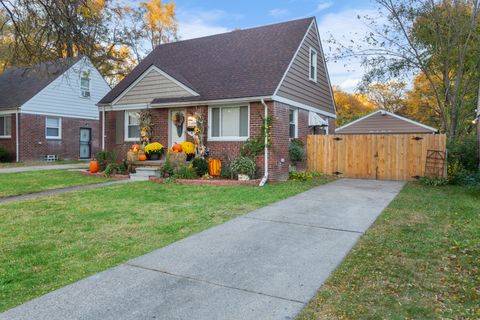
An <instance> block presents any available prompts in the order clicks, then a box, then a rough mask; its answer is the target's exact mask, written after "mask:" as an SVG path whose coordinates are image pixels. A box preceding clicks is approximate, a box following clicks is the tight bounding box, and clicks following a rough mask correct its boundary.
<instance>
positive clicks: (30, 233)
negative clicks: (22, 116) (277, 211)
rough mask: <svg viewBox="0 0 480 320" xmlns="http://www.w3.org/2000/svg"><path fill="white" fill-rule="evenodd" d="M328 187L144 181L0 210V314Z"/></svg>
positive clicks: (320, 180) (10, 206) (306, 183)
mask: <svg viewBox="0 0 480 320" xmlns="http://www.w3.org/2000/svg"><path fill="white" fill-rule="evenodd" d="M327 181H328V179H327V178H319V179H318V180H315V181H310V182H293V181H289V182H285V183H279V184H272V185H267V186H265V187H263V188H260V187H254V186H236V187H214V186H192V185H175V184H155V183H151V182H138V183H129V184H125V185H117V186H111V187H105V188H102V189H96V190H88V191H82V192H76V193H68V194H61V195H57V196H53V197H48V198H42V199H37V200H35V201H23V202H18V203H12V204H6V205H0V221H2V222H1V224H0V311H2V310H6V309H8V308H11V307H13V306H15V305H18V304H21V303H23V302H25V301H27V300H30V299H32V298H34V297H37V296H40V295H42V294H45V293H47V292H49V291H52V290H54V289H57V288H60V287H62V286H65V285H66V284H69V283H72V282H74V281H77V280H79V279H81V278H84V277H86V276H88V275H91V274H93V273H95V272H98V271H101V270H104V269H107V268H109V267H112V266H115V265H117V264H119V263H121V262H124V261H127V260H128V259H130V258H133V257H137V256H140V255H142V254H144V253H147V252H149V251H152V250H154V249H157V248H160V247H163V246H165V245H168V244H170V243H172V242H174V241H177V240H179V239H182V238H184V237H186V236H189V235H191V234H194V233H197V232H199V231H202V230H204V229H207V228H209V227H211V226H214V225H217V224H220V223H222V222H225V221H227V220H229V219H232V218H234V217H236V216H238V215H240V214H243V213H245V212H248V211H250V210H252V209H255V208H258V207H261V206H265V205H267V204H269V203H272V202H275V201H278V200H280V199H283V198H286V197H288V196H291V195H294V194H296V193H299V192H302V191H305V190H307V189H309V188H310V187H312V186H314V185H318V184H321V183H325V182H327Z"/></svg>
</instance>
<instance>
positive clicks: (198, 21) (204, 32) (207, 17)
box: [177, 9, 243, 40]
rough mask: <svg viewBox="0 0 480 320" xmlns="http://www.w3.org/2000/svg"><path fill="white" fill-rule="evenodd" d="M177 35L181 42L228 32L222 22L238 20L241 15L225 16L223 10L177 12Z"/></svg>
mask: <svg viewBox="0 0 480 320" xmlns="http://www.w3.org/2000/svg"><path fill="white" fill-rule="evenodd" d="M177 12H178V35H179V36H180V38H181V40H188V39H193V38H199V37H204V36H210V35H214V34H219V33H225V32H228V31H230V29H229V28H227V27H225V26H223V25H222V23H221V22H222V20H225V19H231V20H233V19H234V20H240V19H242V18H243V16H241V15H233V14H227V13H226V12H225V11H223V10H218V9H214V10H201V9H189V10H181V9H180V10H178V11H177Z"/></svg>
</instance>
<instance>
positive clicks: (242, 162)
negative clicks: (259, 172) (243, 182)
mask: <svg viewBox="0 0 480 320" xmlns="http://www.w3.org/2000/svg"><path fill="white" fill-rule="evenodd" d="M231 168H232V172H233V173H235V174H246V175H248V176H249V177H253V176H254V175H255V169H256V167H255V162H253V161H252V160H251V159H249V158H247V157H238V158H237V159H235V160H233V161H232V165H231Z"/></svg>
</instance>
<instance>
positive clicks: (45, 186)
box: [0, 170, 111, 198]
mask: <svg viewBox="0 0 480 320" xmlns="http://www.w3.org/2000/svg"><path fill="white" fill-rule="evenodd" d="M107 181H111V179H106V178H103V177H89V176H83V175H81V174H80V173H79V172H78V171H67V170H45V171H27V172H16V173H0V198H5V197H11V196H16V195H21V194H28V193H34V192H40V191H46V190H52V189H59V188H66V187H73V186H80V185H87V184H95V183H101V182H107Z"/></svg>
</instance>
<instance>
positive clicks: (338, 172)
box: [333, 171, 343, 176]
mask: <svg viewBox="0 0 480 320" xmlns="http://www.w3.org/2000/svg"><path fill="white" fill-rule="evenodd" d="M333 174H334V175H336V176H338V175H341V174H343V172H340V171H335V172H334V173H333Z"/></svg>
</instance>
